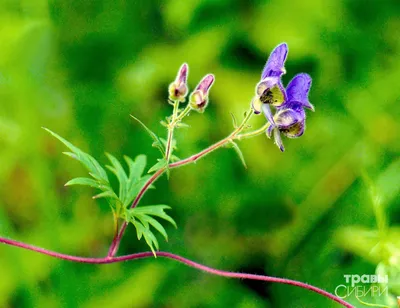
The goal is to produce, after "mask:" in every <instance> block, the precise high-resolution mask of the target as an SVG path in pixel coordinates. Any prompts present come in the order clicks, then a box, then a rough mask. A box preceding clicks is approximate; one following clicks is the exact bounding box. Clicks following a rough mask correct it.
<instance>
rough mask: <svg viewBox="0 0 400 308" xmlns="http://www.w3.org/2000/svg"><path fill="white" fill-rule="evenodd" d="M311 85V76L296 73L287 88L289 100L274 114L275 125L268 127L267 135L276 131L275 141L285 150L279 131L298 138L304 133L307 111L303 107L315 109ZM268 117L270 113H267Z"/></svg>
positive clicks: (289, 136)
mask: <svg viewBox="0 0 400 308" xmlns="http://www.w3.org/2000/svg"><path fill="white" fill-rule="evenodd" d="M310 87H311V77H310V76H309V75H308V74H305V73H302V74H298V75H296V76H295V77H294V78H293V79H292V80H291V81H290V82H289V85H288V86H287V88H286V94H287V100H286V101H285V102H284V103H283V104H282V105H281V106H279V107H277V112H276V114H275V115H274V119H275V125H271V126H269V127H268V130H267V135H268V137H270V136H271V134H272V131H274V139H275V143H276V144H277V145H278V147H279V148H280V149H281V151H282V152H283V151H284V147H283V143H282V140H281V138H280V135H279V133H283V134H284V135H285V136H286V137H288V138H297V137H300V136H301V135H303V134H304V130H305V120H306V113H305V111H304V109H303V108H307V109H310V110H312V111H314V106H313V105H312V104H311V103H310V102H309V100H308V93H309V91H310ZM265 116H266V118H267V119H268V115H267V114H265Z"/></svg>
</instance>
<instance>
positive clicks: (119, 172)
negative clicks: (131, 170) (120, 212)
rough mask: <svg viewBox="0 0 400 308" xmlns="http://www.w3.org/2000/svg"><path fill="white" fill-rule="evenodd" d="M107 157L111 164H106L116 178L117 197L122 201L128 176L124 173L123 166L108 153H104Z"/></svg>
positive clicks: (125, 192) (124, 198)
mask: <svg viewBox="0 0 400 308" xmlns="http://www.w3.org/2000/svg"><path fill="white" fill-rule="evenodd" d="M106 155H107V157H108V159H109V160H110V162H111V164H112V166H106V167H107V168H108V169H109V170H110V171H111V172H112V173H114V174H115V176H116V177H117V179H118V182H119V194H118V197H119V199H120V200H121V201H122V203H124V201H125V200H126V195H127V189H128V187H127V186H128V185H127V183H128V176H127V175H126V173H125V170H124V168H123V167H122V165H121V164H120V162H119V161H118V159H116V158H115V157H114V156H112V155H111V154H109V153H106Z"/></svg>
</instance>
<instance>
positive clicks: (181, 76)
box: [168, 63, 189, 102]
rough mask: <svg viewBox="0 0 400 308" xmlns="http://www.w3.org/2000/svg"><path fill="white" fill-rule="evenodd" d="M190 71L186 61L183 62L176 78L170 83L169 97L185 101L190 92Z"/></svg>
mask: <svg viewBox="0 0 400 308" xmlns="http://www.w3.org/2000/svg"><path fill="white" fill-rule="evenodd" d="M188 73H189V67H188V65H187V64H186V63H183V64H182V66H181V67H180V69H179V71H178V74H177V75H176V79H175V81H174V82H173V83H171V84H170V85H169V88H168V92H169V99H170V100H173V101H180V102H183V101H185V97H186V95H187V93H188V87H187V76H188Z"/></svg>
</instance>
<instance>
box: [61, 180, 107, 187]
mask: <svg viewBox="0 0 400 308" xmlns="http://www.w3.org/2000/svg"><path fill="white" fill-rule="evenodd" d="M72 185H84V186H90V187H94V188H98V189H101V187H102V185H101V184H100V183H99V182H98V181H96V180H94V179H90V178H75V179H72V180H70V181H68V182H67V183H66V184H65V186H72Z"/></svg>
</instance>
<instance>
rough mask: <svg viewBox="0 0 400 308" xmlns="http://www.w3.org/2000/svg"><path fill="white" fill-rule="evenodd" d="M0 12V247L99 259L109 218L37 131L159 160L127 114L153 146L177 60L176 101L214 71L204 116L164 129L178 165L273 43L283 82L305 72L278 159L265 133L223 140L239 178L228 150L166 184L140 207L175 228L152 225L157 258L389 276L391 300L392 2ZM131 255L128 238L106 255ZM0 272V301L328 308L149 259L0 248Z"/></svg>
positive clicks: (399, 125) (69, 4) (242, 92)
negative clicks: (163, 210)
mask: <svg viewBox="0 0 400 308" xmlns="http://www.w3.org/2000/svg"><path fill="white" fill-rule="evenodd" d="M0 3H1V4H0V106H1V108H0V235H1V236H4V237H10V238H13V239H16V240H21V241H24V242H27V243H31V244H34V245H38V246H41V247H44V248H48V249H51V250H55V251H58V252H63V253H68V254H73V255H80V256H104V255H105V254H106V253H107V249H108V245H109V244H110V242H111V240H112V236H113V221H112V216H111V215H110V211H109V208H108V205H107V204H106V203H103V202H101V201H100V202H95V201H93V200H92V199H91V196H92V195H93V191H90V189H87V188H81V187H72V188H71V187H69V188H66V187H64V186H63V185H64V183H65V182H67V181H68V180H69V179H70V178H72V177H76V176H82V175H85V174H86V171H85V170H84V169H83V168H82V167H81V166H80V165H79V164H78V163H77V162H74V161H72V160H70V159H69V158H67V157H66V156H64V155H62V154H61V152H62V151H65V148H64V147H63V146H62V145H61V144H60V143H59V142H58V141H56V140H55V139H54V138H52V137H50V136H49V135H48V134H47V133H45V131H43V130H42V129H41V126H45V127H48V128H50V129H52V130H53V131H55V132H57V133H59V134H60V135H61V136H64V137H65V138H67V139H68V140H70V141H71V142H72V143H74V144H76V145H78V146H79V147H81V148H82V149H83V150H86V151H88V152H89V153H91V154H92V155H93V156H94V157H96V158H98V159H99V160H100V161H101V162H103V163H106V157H105V155H104V152H105V151H108V152H110V153H113V154H114V155H115V156H117V157H118V158H122V155H124V154H127V155H130V156H135V155H138V154H141V153H145V154H147V155H148V159H149V164H153V163H154V162H155V161H156V158H157V155H158V152H157V150H156V149H154V148H152V147H151V140H150V139H149V138H148V136H147V135H146V133H145V132H144V131H143V130H142V129H141V128H140V127H139V126H138V124H137V123H135V122H134V121H133V120H132V119H131V118H130V117H129V114H133V115H135V116H137V117H138V118H140V119H141V120H142V121H143V122H144V123H146V124H147V125H148V126H149V127H151V128H152V129H153V130H154V131H156V132H157V133H159V134H165V132H164V131H163V127H162V126H161V125H160V124H159V121H160V120H162V119H164V117H165V116H167V115H169V114H170V112H171V110H170V109H171V108H170V105H168V104H167V102H166V99H167V87H168V84H169V83H170V82H171V81H172V80H173V79H174V78H175V75H176V71H177V69H178V68H179V66H180V64H181V63H183V62H187V63H189V65H190V75H189V84H190V86H191V88H193V87H194V86H195V85H196V84H197V82H198V81H199V80H200V78H201V77H202V76H203V75H205V74H206V73H210V72H212V73H214V74H215V75H216V83H215V85H214V86H213V88H212V91H211V97H210V99H211V103H210V105H209V107H208V109H207V110H206V112H205V114H203V115H200V114H197V113H196V114H194V113H193V114H191V115H190V117H189V119H188V120H187V121H186V122H187V123H188V124H190V126H191V128H190V129H181V130H179V131H178V133H177V139H178V147H179V150H178V152H177V153H176V154H177V155H178V156H179V157H187V156H189V155H191V154H193V153H196V152H198V151H200V150H202V149H203V148H205V147H206V146H208V145H210V144H212V143H213V142H215V141H217V140H219V139H220V138H223V137H224V136H226V135H227V134H229V133H230V132H231V130H232V126H231V119H230V114H229V113H230V112H233V113H235V114H236V115H237V116H241V115H242V113H243V112H244V111H245V110H247V109H248V105H249V103H250V100H251V98H252V96H253V94H254V87H255V85H256V83H257V82H258V81H259V78H260V73H261V70H262V68H263V66H264V63H265V61H266V59H267V56H268V54H269V52H270V51H271V50H272V49H273V47H274V46H276V45H277V44H278V43H280V42H287V43H288V44H289V48H290V52H289V57H288V60H287V62H286V69H287V72H288V73H287V74H286V75H285V76H284V77H283V80H284V83H285V84H287V82H288V81H289V80H290V79H291V78H292V77H293V76H294V75H295V74H297V73H300V72H307V73H309V74H310V75H311V76H312V77H313V86H312V89H311V93H310V101H311V102H312V103H313V104H314V106H315V107H316V112H315V113H310V112H308V119H307V130H306V133H305V135H304V136H302V137H301V138H299V139H293V140H288V139H285V140H284V143H285V146H286V152H285V153H283V154H282V153H280V151H279V150H278V149H277V147H276V146H275V145H274V144H273V142H272V141H271V140H268V139H267V138H266V137H265V136H258V137H256V138H253V139H251V140H245V141H243V142H241V147H242V150H243V152H244V155H245V157H246V160H247V164H248V169H247V170H245V169H244V168H243V167H242V165H241V163H240V161H239V159H238V158H237V156H236V155H235V153H234V151H233V150H232V149H222V150H219V151H217V152H215V153H213V154H212V155H210V156H208V157H207V158H205V159H203V160H201V161H199V162H198V163H197V164H195V165H190V166H186V167H184V168H181V169H179V170H174V171H173V172H172V174H171V178H170V180H169V181H167V180H166V177H165V176H164V177H163V178H162V179H160V180H159V181H158V182H157V183H156V187H157V190H156V191H154V190H153V191H150V192H149V193H148V194H146V195H145V197H144V198H143V200H142V202H141V204H143V205H146V204H159V203H166V204H169V205H171V206H172V208H173V209H172V211H171V212H170V213H171V215H172V216H173V217H174V218H175V220H176V221H177V223H178V226H179V228H178V229H177V230H175V229H173V228H172V227H170V226H169V225H167V224H165V226H166V227H167V228H168V232H169V236H170V241H169V242H168V243H165V242H162V240H161V238H160V243H161V249H162V250H165V251H170V252H174V253H177V254H180V255H182V256H185V257H188V258H190V259H192V260H194V261H198V262H200V263H203V264H206V265H209V266H213V267H216V268H220V269H225V270H232V271H239V272H249V273H259V274H267V275H276V276H280V277H287V278H292V279H298V280H301V281H304V282H308V283H311V284H314V285H316V286H319V287H321V288H324V289H326V290H328V291H330V292H334V290H335V287H336V286H337V285H339V284H343V283H344V282H345V281H344V277H343V275H344V274H369V275H370V274H374V273H375V272H376V271H378V272H379V273H389V274H390V278H389V287H390V293H391V294H392V295H399V293H400V285H399V284H400V274H399V272H400V270H399V267H400V240H399V239H400V228H399V224H400V199H399V190H400V158H399V152H400V141H399V138H400V121H399V119H400V90H399V89H400V88H399V86H398V82H399V80H400V39H399V38H400V17H399V16H400V5H399V2H398V0H392V1H390V0H383V1H377V0H376V1H373V0H370V1H361V0H342V1H338V0H313V1H300V0H299V1H291V0H271V1H261V0H252V1H244V0H240V1H228V0H208V1H200V0H190V1H189V0H185V1H181V0H167V1H145V0H141V1H134V0H132V1H128V0H86V1H68V0H52V1H46V0H1V2H0ZM264 121H265V120H264V119H263V117H257V118H256V119H254V121H253V124H254V127H258V126H260V125H262V124H263V123H264ZM149 166H150V165H149ZM363 174H365V175H366V177H368V178H370V179H371V183H369V184H368V181H366V180H365V178H363V176H362V175H363ZM372 189H374V190H375V194H376V195H377V196H379V198H380V202H377V201H376V200H375V202H374V201H373V200H374V198H371V196H370V190H372ZM376 213H378V216H379V215H381V216H382V214H383V218H381V219H379V220H378V221H379V223H380V225H381V228H380V231H378V227H377V219H376ZM385 219H386V223H385V222H384V220H385ZM147 249H148V248H147V247H146V245H145V243H144V242H143V241H141V242H138V241H137V239H136V234H135V231H134V230H133V228H132V227H130V228H129V229H128V232H127V233H126V236H125V238H124V240H123V242H122V246H121V249H120V254H122V253H133V252H139V251H143V250H147ZM0 277H1V278H0V307H243V308H244V307H246V308H253V307H254V308H256V307H338V305H337V304H335V303H333V302H331V301H329V300H327V299H325V298H323V297H321V296H319V295H316V294H314V293H311V292H309V291H306V290H303V289H299V288H296V287H291V286H285V285H277V284H267V283H262V282H249V281H241V280H230V279H226V278H221V277H216V276H211V275H208V274H204V273H201V272H199V271H197V270H194V269H191V268H187V267H186V266H184V265H182V264H178V263H175V262H173V261H171V260H166V259H161V258H158V259H156V260H155V259H148V260H139V261H133V262H127V263H123V264H122V263H121V264H114V265H102V266H96V265H82V264H76V263H70V262H66V261H60V260H57V259H52V258H49V257H47V256H42V255H39V254H35V253H32V252H27V251H23V250H20V249H16V248H12V247H7V246H4V245H1V246H0ZM363 300H365V301H369V302H376V303H378V302H379V303H386V304H388V303H390V300H393V297H390V295H389V297H386V296H381V297H373V298H372V297H370V298H367V297H365V298H363ZM349 301H350V302H351V303H353V304H355V305H356V306H357V307H362V305H361V304H360V303H358V302H357V300H355V298H354V296H353V297H351V298H350V299H349ZM392 307H396V306H395V305H394V303H393V301H392Z"/></svg>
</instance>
